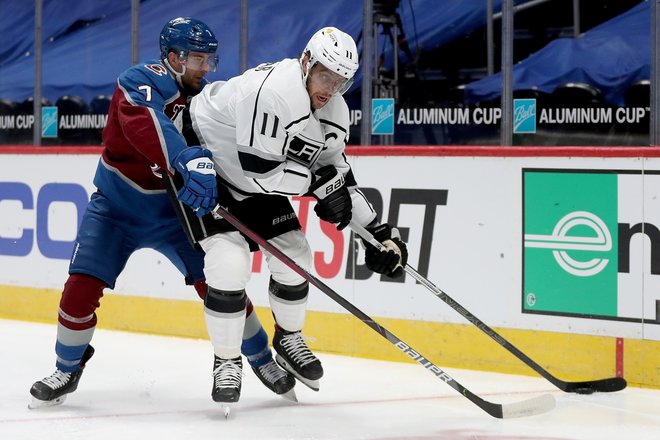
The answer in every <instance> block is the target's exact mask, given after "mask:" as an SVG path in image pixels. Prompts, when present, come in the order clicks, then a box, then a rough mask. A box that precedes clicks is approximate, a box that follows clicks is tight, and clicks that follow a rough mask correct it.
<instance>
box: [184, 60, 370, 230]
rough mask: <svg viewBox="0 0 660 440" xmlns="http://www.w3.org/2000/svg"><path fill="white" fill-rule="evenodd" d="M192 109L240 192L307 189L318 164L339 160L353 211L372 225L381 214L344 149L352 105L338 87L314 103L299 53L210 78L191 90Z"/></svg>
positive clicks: (203, 137)
mask: <svg viewBox="0 0 660 440" xmlns="http://www.w3.org/2000/svg"><path fill="white" fill-rule="evenodd" d="M190 117H191V120H192V125H193V128H194V130H195V132H196V134H197V137H198V138H199V141H200V142H201V143H202V145H203V146H204V147H205V148H207V149H209V150H211V152H212V153H213V160H214V162H215V165H216V172H217V173H218V175H219V176H220V177H221V178H222V180H224V181H225V182H226V183H227V186H228V187H229V188H230V190H231V191H232V194H233V196H234V197H235V198H236V199H238V200H241V199H244V198H245V197H249V196H250V195H253V194H259V193H265V194H278V195H286V196H292V195H303V194H305V193H306V192H307V190H308V188H309V185H310V182H311V180H312V174H313V172H314V171H315V170H317V169H319V168H321V167H323V166H325V165H334V166H335V167H336V168H337V169H338V170H339V172H341V173H342V174H344V176H345V177H346V181H347V184H348V185H349V191H350V193H351V199H352V202H353V219H354V220H356V221H357V222H358V223H360V224H361V225H363V226H366V225H367V224H369V223H370V222H371V221H372V220H373V219H374V218H375V217H376V214H375V212H374V210H373V209H372V207H371V205H370V204H369V202H368V201H367V200H366V198H365V197H364V195H363V194H362V193H361V192H360V191H359V190H358V189H357V184H356V183H355V179H354V178H353V175H352V172H351V168H350V165H349V164H348V162H347V160H346V156H345V155H344V147H345V146H346V142H347V141H348V134H349V114H348V106H347V105H346V102H345V101H344V98H343V97H341V96H338V95H336V96H333V97H332V98H331V99H330V100H329V101H328V103H327V104H326V105H325V106H323V108H321V109H318V110H316V111H313V110H312V108H311V105H310V100H309V95H308V93H307V90H306V88H305V85H304V82H303V74H302V68H301V66H300V62H299V61H298V60H296V59H285V60H282V61H280V62H278V63H273V64H262V65H260V66H258V67H256V68H254V69H251V70H248V71H246V72H245V73H244V74H243V75H241V76H238V77H234V78H232V79H230V80H229V81H227V82H224V81H223V82H215V83H212V84H210V85H207V86H206V87H205V88H204V89H203V91H202V92H201V93H200V94H198V95H197V96H195V97H194V98H193V100H192V102H191V104H190Z"/></svg>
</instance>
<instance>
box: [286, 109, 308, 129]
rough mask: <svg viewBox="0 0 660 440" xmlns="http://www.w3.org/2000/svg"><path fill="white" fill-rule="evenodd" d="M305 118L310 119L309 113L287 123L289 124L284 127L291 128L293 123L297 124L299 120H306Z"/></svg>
mask: <svg viewBox="0 0 660 440" xmlns="http://www.w3.org/2000/svg"><path fill="white" fill-rule="evenodd" d="M305 119H309V113H307V115H305V116H303V117H302V118H300V119H296V120H295V121H293V122H291V123H290V124H289V125H287V126H286V127H284V128H285V129H286V130H288V129H289V128H291V126H292V125H296V124H297V123H298V122H300V121H304V120H305Z"/></svg>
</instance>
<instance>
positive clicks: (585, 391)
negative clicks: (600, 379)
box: [575, 387, 595, 394]
mask: <svg viewBox="0 0 660 440" xmlns="http://www.w3.org/2000/svg"><path fill="white" fill-rule="evenodd" d="M594 391H595V390H594V389H593V388H591V387H584V388H576V389H575V393H576V394H593V393H594Z"/></svg>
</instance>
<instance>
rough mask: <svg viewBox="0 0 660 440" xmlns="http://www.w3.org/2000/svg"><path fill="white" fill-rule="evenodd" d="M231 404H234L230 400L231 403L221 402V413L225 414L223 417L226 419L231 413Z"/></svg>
mask: <svg viewBox="0 0 660 440" xmlns="http://www.w3.org/2000/svg"><path fill="white" fill-rule="evenodd" d="M233 406H234V403H233V402H231V403H229V402H224V403H223V404H222V411H223V413H224V415H225V419H228V418H229V415H230V414H231V409H232V407H233Z"/></svg>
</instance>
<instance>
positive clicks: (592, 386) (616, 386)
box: [350, 221, 626, 393]
mask: <svg viewBox="0 0 660 440" xmlns="http://www.w3.org/2000/svg"><path fill="white" fill-rule="evenodd" d="M350 226H351V229H352V230H353V231H354V232H355V233H356V234H357V235H359V236H360V237H362V239H364V240H365V241H366V242H368V243H369V244H371V245H372V246H374V247H376V248H377V249H378V250H383V251H386V250H387V249H386V248H385V246H383V244H382V243H380V242H379V241H378V240H376V239H375V238H374V236H373V235H372V234H371V233H370V232H369V231H367V230H366V229H365V228H364V227H362V226H361V225H359V224H357V223H355V222H354V221H352V222H351V223H350ZM404 270H405V271H406V273H408V274H409V275H410V276H411V277H413V278H414V279H415V280H417V281H418V282H419V283H420V284H422V285H423V286H424V287H426V288H427V289H428V290H430V291H431V292H432V293H433V294H434V295H435V296H437V297H438V298H440V299H441V300H443V301H444V302H445V303H447V304H448V305H449V306H450V307H451V308H452V309H454V310H456V311H457V312H458V313H459V314H460V315H461V316H462V317H463V318H465V319H467V320H468V321H469V322H470V323H472V324H473V325H474V326H475V327H477V328H478V329H479V330H481V331H482V332H484V333H486V334H487V335H488V336H490V337H491V338H492V339H493V340H494V341H495V342H497V343H498V344H500V345H501V346H502V347H504V348H506V349H507V350H508V351H509V352H511V353H512V354H513V355H514V356H516V357H517V358H518V359H520V360H521V361H523V362H524V363H525V364H526V365H527V366H529V367H530V368H531V369H532V370H534V371H536V372H537V373H538V374H540V375H541V376H543V377H544V378H546V379H547V380H548V381H550V382H551V383H552V384H553V385H555V386H556V387H557V388H559V389H560V390H562V391H566V392H578V393H590V392H594V391H600V392H612V391H619V390H622V389H624V388H625V387H626V381H625V379H623V378H621V377H611V378H606V379H598V380H591V381H582V382H567V381H564V380H561V379H559V378H557V377H555V376H553V375H552V374H551V373H550V372H549V371H548V370H546V369H545V368H543V367H542V366H541V365H539V364H538V363H536V362H535V361H534V360H533V359H531V358H530V357H529V356H527V355H526V354H525V353H523V352H522V351H520V350H519V349H518V348H516V346H514V345H513V344H512V343H510V342H509V341H507V340H506V339H504V337H502V336H501V335H500V334H499V333H497V332H496V331H495V330H493V329H492V328H491V327H489V326H487V325H486V324H485V323H484V322H483V321H481V320H480V319H479V318H477V317H476V316H474V315H473V314H472V313H470V312H469V311H467V310H466V309H465V308H464V307H463V306H461V305H460V304H459V303H458V302H456V301H455V300H454V299H453V298H451V297H450V296H449V295H447V294H446V293H445V292H443V291H442V290H441V289H440V288H438V287H437V286H436V285H435V284H433V283H432V282H431V281H429V280H428V279H426V278H425V277H424V276H422V275H421V274H420V273H419V272H417V271H416V270H415V269H414V268H413V267H412V266H410V265H409V264H406V266H405V267H404Z"/></svg>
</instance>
